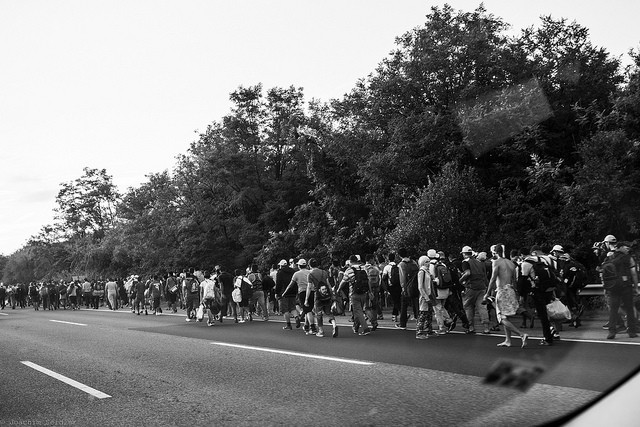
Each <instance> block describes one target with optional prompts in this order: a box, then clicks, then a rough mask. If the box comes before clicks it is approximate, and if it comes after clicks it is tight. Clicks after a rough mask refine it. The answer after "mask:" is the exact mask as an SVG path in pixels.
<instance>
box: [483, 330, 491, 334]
mask: <svg viewBox="0 0 640 427" xmlns="http://www.w3.org/2000/svg"><path fill="white" fill-rule="evenodd" d="M482 333H483V334H484V335H489V334H490V333H491V330H490V329H485V330H484V331H482Z"/></svg>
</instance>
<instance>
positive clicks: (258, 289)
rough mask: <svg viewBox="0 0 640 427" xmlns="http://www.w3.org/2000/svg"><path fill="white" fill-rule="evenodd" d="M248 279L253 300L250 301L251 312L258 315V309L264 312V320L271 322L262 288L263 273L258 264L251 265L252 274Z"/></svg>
mask: <svg viewBox="0 0 640 427" xmlns="http://www.w3.org/2000/svg"><path fill="white" fill-rule="evenodd" d="M247 279H249V281H250V282H251V291H252V293H251V299H250V300H249V307H250V308H251V312H255V313H258V308H260V310H261V312H262V320H264V321H265V322H266V321H267V320H269V311H268V310H267V303H266V300H265V297H264V290H263V288H262V280H263V276H262V273H260V272H259V271H258V264H251V273H249V274H248V275H247Z"/></svg>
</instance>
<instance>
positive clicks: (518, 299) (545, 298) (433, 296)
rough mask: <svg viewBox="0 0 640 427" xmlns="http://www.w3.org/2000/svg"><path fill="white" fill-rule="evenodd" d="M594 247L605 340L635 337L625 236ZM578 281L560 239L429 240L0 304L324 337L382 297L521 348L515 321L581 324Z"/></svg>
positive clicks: (72, 286)
mask: <svg viewBox="0 0 640 427" xmlns="http://www.w3.org/2000/svg"><path fill="white" fill-rule="evenodd" d="M593 249H594V252H595V254H596V255H597V256H598V257H599V258H600V261H601V264H600V266H599V272H600V276H601V280H602V282H603V286H604V289H605V295H606V298H607V303H608V306H609V311H610V316H609V322H608V324H607V325H606V327H607V329H608V335H607V338H608V339H614V338H615V337H616V334H617V333H619V332H621V331H626V332H627V333H628V335H629V337H632V338H633V337H636V336H637V312H636V311H635V307H634V303H635V302H634V296H635V295H637V293H638V273H637V270H638V265H637V264H636V262H635V259H634V257H633V256H632V255H631V254H630V251H629V249H630V244H629V243H628V242H617V241H616V239H615V237H614V236H612V235H609V236H607V237H606V238H605V239H604V241H603V242H599V243H596V244H594V247H593ZM587 280H588V279H587V274H586V269H585V268H584V266H583V265H582V264H580V263H579V262H577V261H576V260H575V259H573V258H572V257H571V256H570V254H569V253H567V252H565V250H564V249H563V247H562V246H561V245H555V246H553V247H552V249H551V251H549V253H548V252H547V251H546V250H545V249H544V248H543V247H540V246H533V247H531V248H522V249H519V250H511V251H510V252H509V254H507V253H506V249H505V246H504V245H502V244H495V245H492V246H491V247H490V249H489V254H487V253H486V252H476V251H474V250H473V249H472V248H471V247H470V246H464V247H463V248H462V250H461V251H460V253H459V254H455V253H450V254H446V253H445V252H443V251H437V250H435V249H430V250H428V251H427V253H426V254H424V255H421V256H418V257H412V256H411V255H410V254H409V253H408V251H407V250H406V249H402V248H401V249H399V250H398V251H397V252H390V253H387V254H384V255H378V256H375V255H374V254H366V255H364V256H360V255H352V256H350V257H349V259H348V260H346V261H345V262H344V263H341V262H338V261H333V262H330V263H329V262H327V263H326V264H324V263H323V262H322V261H320V260H318V259H316V258H311V259H309V260H308V261H307V260H306V259H304V258H295V259H293V258H292V259H289V260H288V261H287V260H285V259H283V260H281V261H280V262H279V263H278V264H277V265H274V266H272V268H271V269H270V270H269V271H260V269H259V267H258V265H256V264H252V265H250V266H249V267H247V268H246V269H245V270H235V271H234V272H233V274H232V273H229V272H227V271H225V269H224V268H223V267H221V266H219V265H218V266H215V267H214V268H213V269H212V270H211V271H206V270H205V271H196V270H194V269H189V270H184V271H183V272H181V273H177V272H170V273H168V274H166V275H164V276H159V275H152V276H149V277H146V278H143V277H139V276H137V275H132V276H130V277H128V278H127V279H116V278H108V279H107V280H94V281H91V280H89V279H84V280H72V281H60V282H58V283H54V282H52V281H49V282H42V283H35V282H32V283H29V284H28V285H24V284H11V285H4V284H1V285H0V308H1V309H5V307H6V306H8V307H10V308H11V309H16V308H23V309H24V308H27V307H32V308H33V309H34V310H41V309H42V310H76V309H79V308H81V307H84V308H85V309H89V308H91V309H98V308H99V307H101V306H106V307H107V308H109V309H111V310H119V309H128V310H130V311H131V312H132V313H134V314H135V315H141V314H143V313H144V314H145V315H148V314H152V315H160V314H162V312H163V310H162V307H161V303H162V301H165V302H166V309H167V310H168V311H169V312H172V313H177V312H178V309H180V310H184V311H185V313H186V317H185V320H186V321H188V322H195V321H204V319H205V318H206V319H207V325H209V326H213V325H215V323H216V322H223V321H225V319H229V320H230V321H232V322H235V323H244V322H252V321H254V320H258V319H262V320H263V321H268V320H269V318H270V316H274V315H281V316H283V318H284V323H285V325H284V326H283V329H284V330H285V331H292V330H293V329H294V327H293V324H295V328H301V329H302V330H303V331H304V333H305V334H307V335H315V336H317V337H324V336H325V331H324V327H325V324H326V323H328V324H330V325H331V336H332V337H337V336H338V324H337V322H336V316H339V315H345V313H348V312H350V320H351V322H352V326H351V329H352V332H353V333H355V334H357V335H360V336H366V335H369V334H370V333H371V332H373V331H375V330H376V329H377V327H378V321H379V320H381V319H383V307H385V306H386V307H389V308H390V309H391V316H392V319H391V320H392V321H393V322H394V324H395V327H396V328H399V329H407V325H408V322H409V320H410V319H411V318H412V319H414V320H415V322H416V328H415V331H416V332H415V333H416V335H415V336H416V339H420V340H424V339H427V338H429V337H430V336H434V335H445V334H447V333H449V332H451V331H452V330H453V329H455V328H456V326H457V325H458V323H459V324H460V325H461V326H462V329H463V331H464V333H466V334H475V333H476V332H481V333H483V334H491V333H492V332H493V331H496V330H499V327H500V325H501V326H502V328H503V330H504V335H505V339H504V341H502V342H500V343H498V344H497V345H498V346H500V347H510V346H512V344H513V342H512V337H513V336H514V335H517V336H518V337H520V345H521V346H522V347H525V346H527V345H528V334H527V333H526V332H524V330H525V329H524V327H525V326H526V325H527V322H529V321H532V319H533V318H534V316H535V317H536V318H537V319H539V321H540V322H541V324H542V332H543V335H544V338H543V339H542V340H541V341H540V342H539V344H540V345H544V346H550V345H553V344H554V341H557V340H558V339H559V338H560V335H559V333H560V331H561V330H562V325H563V323H569V324H570V325H571V326H573V327H579V326H580V316H581V314H582V312H583V306H582V304H580V299H579V292H580V290H581V289H582V288H583V287H584V286H585V285H586V284H587ZM555 300H558V301H560V302H561V303H562V305H563V306H565V307H567V308H568V310H567V312H568V313H569V314H568V315H566V316H565V317H564V318H560V319H558V318H555V317H553V316H552V317H551V318H550V317H549V315H548V305H549V304H550V303H552V302H554V301H555ZM620 309H622V310H623V312H620ZM346 315H349V314H346ZM518 319H519V320H520V321H521V323H520V327H518V326H517V323H518V322H517V320H518ZM434 323H435V324H434Z"/></svg>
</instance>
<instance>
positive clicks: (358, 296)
mask: <svg viewBox="0 0 640 427" xmlns="http://www.w3.org/2000/svg"><path fill="white" fill-rule="evenodd" d="M347 285H348V286H349V300H350V301H351V307H352V310H353V327H352V329H353V333H354V334H358V335H360V336H365V335H369V334H370V333H371V329H370V328H369V325H368V324H367V319H365V317H364V307H365V305H366V303H367V293H369V292H370V291H371V288H370V286H369V276H368V275H367V272H366V270H365V269H364V268H363V267H362V266H361V265H360V261H359V260H358V257H357V256H355V255H351V256H350V257H349V268H347V269H346V270H345V272H344V276H343V277H342V282H340V285H339V286H338V292H340V291H341V290H342V288H344V287H345V286H347ZM360 326H362V331H359V329H360Z"/></svg>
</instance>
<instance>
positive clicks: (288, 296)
mask: <svg viewBox="0 0 640 427" xmlns="http://www.w3.org/2000/svg"><path fill="white" fill-rule="evenodd" d="M294 274H295V270H294V269H293V268H291V267H289V264H288V263H287V261H286V260H284V259H283V260H281V261H280V262H279V263H278V272H277V273H276V298H278V306H279V307H280V312H281V313H282V314H283V317H284V321H285V323H286V324H285V325H284V326H283V327H282V329H284V330H291V329H293V328H292V327H291V314H292V313H293V316H294V318H295V321H296V328H299V327H300V317H299V314H298V310H297V309H296V293H297V289H294V287H293V286H289V284H290V283H291V279H292V278H293V275H294ZM285 291H286V292H285Z"/></svg>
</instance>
